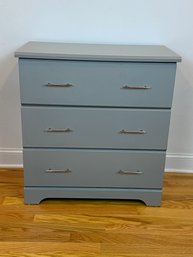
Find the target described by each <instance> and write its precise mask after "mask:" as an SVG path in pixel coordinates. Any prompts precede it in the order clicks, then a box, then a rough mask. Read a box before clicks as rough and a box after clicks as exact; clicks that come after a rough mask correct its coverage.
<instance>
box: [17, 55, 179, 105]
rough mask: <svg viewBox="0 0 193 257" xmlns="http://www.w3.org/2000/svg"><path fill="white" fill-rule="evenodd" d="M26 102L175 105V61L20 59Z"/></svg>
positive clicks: (24, 99)
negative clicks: (173, 96)
mask: <svg viewBox="0 0 193 257" xmlns="http://www.w3.org/2000/svg"><path fill="white" fill-rule="evenodd" d="M19 67H20V85H21V101H22V103H23V104H51V105H79V106H110V107H111V106H114V107H116V106H122V107H167V108H169V107H171V102H172V95H173V87H174V80H175V70H176V64H175V63H137V62H136V63H135V62H133V63H132V62H131V63H127V62H94V61H93V62H90V61H64V60H34V59H20V61H19Z"/></svg>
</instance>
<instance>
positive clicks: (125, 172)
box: [118, 170, 143, 175]
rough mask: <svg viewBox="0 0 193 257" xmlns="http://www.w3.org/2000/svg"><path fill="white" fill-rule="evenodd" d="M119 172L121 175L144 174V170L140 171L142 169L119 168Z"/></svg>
mask: <svg viewBox="0 0 193 257" xmlns="http://www.w3.org/2000/svg"><path fill="white" fill-rule="evenodd" d="M118 174H121V175H141V174H143V171H140V170H134V171H132V170H119V171H118Z"/></svg>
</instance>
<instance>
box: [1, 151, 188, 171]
mask: <svg viewBox="0 0 193 257" xmlns="http://www.w3.org/2000/svg"><path fill="white" fill-rule="evenodd" d="M22 167H23V150H22V149H20V148H19V149H18V148H2V149H0V168H22ZM166 171H169V172H186V173H187V172H188V173H193V155H190V154H181V153H180V154H173V153H168V154H167V155H166Z"/></svg>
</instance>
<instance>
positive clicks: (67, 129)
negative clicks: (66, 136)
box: [44, 128, 73, 133]
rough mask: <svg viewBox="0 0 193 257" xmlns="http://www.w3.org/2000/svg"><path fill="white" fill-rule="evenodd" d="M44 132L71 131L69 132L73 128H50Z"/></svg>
mask: <svg viewBox="0 0 193 257" xmlns="http://www.w3.org/2000/svg"><path fill="white" fill-rule="evenodd" d="M44 132H64V133H69V132H73V130H72V129H70V128H48V129H45V130H44Z"/></svg>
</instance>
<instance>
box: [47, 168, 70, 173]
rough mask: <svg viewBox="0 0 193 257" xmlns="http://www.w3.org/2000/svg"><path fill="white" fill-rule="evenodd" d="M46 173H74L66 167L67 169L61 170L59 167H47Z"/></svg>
mask: <svg viewBox="0 0 193 257" xmlns="http://www.w3.org/2000/svg"><path fill="white" fill-rule="evenodd" d="M46 173H72V171H71V170H69V169H66V170H59V169H47V170H46Z"/></svg>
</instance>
